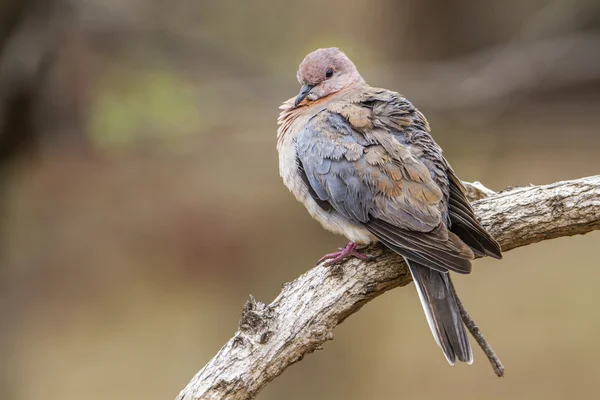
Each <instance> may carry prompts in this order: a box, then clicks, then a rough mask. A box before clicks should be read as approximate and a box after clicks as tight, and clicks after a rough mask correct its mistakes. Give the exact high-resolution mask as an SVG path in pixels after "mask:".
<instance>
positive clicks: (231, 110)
mask: <svg viewBox="0 0 600 400" xmlns="http://www.w3.org/2000/svg"><path fill="white" fill-rule="evenodd" d="M328 46H338V47H340V48H341V49H342V50H344V51H346V52H347V54H348V55H349V56H350V57H351V58H352V59H353V60H354V61H355V63H356V65H357V66H358V68H359V70H360V71H361V72H362V74H363V76H364V77H365V78H366V80H367V81H368V82H369V83H371V84H372V85H374V86H380V87H386V88H390V89H393V90H396V91H399V92H401V93H403V94H404V95H406V96H407V97H408V98H409V99H411V100H412V101H413V103H414V104H415V105H416V106H417V107H419V109H420V110H421V111H423V112H424V113H425V114H426V115H427V116H428V118H429V121H430V123H431V125H432V128H433V134H434V137H435V138H436V140H437V141H438V143H440V145H441V146H442V147H443V148H444V150H445V154H446V157H447V158H448V159H449V160H450V162H451V163H452V165H453V166H454V168H455V170H456V171H457V172H458V174H459V175H460V176H461V177H462V179H464V180H471V181H473V180H479V181H481V182H483V183H484V184H485V185H487V186H488V187H490V188H492V189H495V190H500V189H503V188H505V187H506V186H515V185H528V184H530V183H534V184H545V183H551V182H554V181H558V180H564V179H575V178H579V177H583V176H588V175H594V174H598V173H600V135H599V133H598V126H599V125H600V113H599V112H598V111H599V110H600V5H599V3H598V1H597V0H557V1H539V0H506V1H493V2H481V1H476V0H457V1H453V2H440V1H434V0H404V1H393V0H383V1H379V2H373V1H368V0H347V1H345V2H335V1H328V0H319V1H315V0H305V1H302V2H295V3H292V2H280V1H277V0H256V1H216V0H215V1H197V0H195V1H192V0H174V1H172V2H163V1H159V0H126V1H123V0H103V1H100V0H73V1H67V0H45V1H43V0H2V2H1V3H0V231H1V233H2V235H1V236H0V250H1V252H0V393H2V395H1V397H2V398H3V399H18V400H29V399H39V398H44V399H46V400H55V399H56V400H58V399H61V400H71V399H80V398H81V396H82V395H85V397H86V398H87V399H90V400H96V399H97V400H100V399H115V400H118V399H172V398H174V397H175V396H176V395H177V394H178V393H179V391H180V390H181V389H182V388H183V387H184V386H185V385H186V384H187V382H188V380H189V379H190V378H191V377H192V376H193V375H194V374H195V373H196V371H197V370H198V369H199V368H200V367H202V366H203V365H204V364H205V363H206V362H207V361H208V360H209V359H210V358H211V357H212V356H213V355H214V354H216V352H217V351H218V350H219V348H220V347H221V346H222V345H223V344H224V343H225V342H226V341H227V340H228V339H229V338H230V337H231V336H232V334H233V333H234V332H235V330H236V329H237V323H238V319H239V315H240V312H241V309H242V306H243V304H244V302H245V301H246V300H247V299H248V297H249V295H250V294H252V295H254V296H255V297H256V298H257V299H258V300H260V301H264V302H267V303H269V302H270V301H272V300H273V299H274V298H275V296H276V295H277V294H278V293H279V291H280V287H281V285H282V284H283V283H284V282H287V281H291V280H293V279H294V278H295V277H297V276H298V275H300V274H301V273H302V272H304V271H305V270H307V269H308V268H310V267H312V266H313V265H314V264H315V261H316V260H317V259H318V258H319V257H320V256H321V255H323V254H324V253H326V252H328V251H331V250H334V249H335V248H337V247H338V246H340V245H342V244H344V243H345V240H344V239H343V238H341V237H334V236H332V235H331V234H329V233H327V232H325V231H323V230H322V229H321V227H320V226H319V225H318V224H317V223H316V222H314V221H312V220H311V218H310V217H309V215H308V214H307V213H306V211H305V210H304V208H303V207H302V206H301V205H300V204H298V203H296V201H295V199H294V198H293V196H292V195H291V194H290V193H288V191H287V189H286V188H285V187H284V186H283V184H282V182H281V179H280V178H279V174H278V161H277V154H276V150H275V142H276V140H275V135H276V129H277V127H276V122H275V121H276V118H277V115H278V111H279V110H278V106H279V104H280V103H281V102H282V101H284V100H286V99H288V98H291V97H293V96H295V95H296V94H297V92H298V89H299V85H298V83H297V82H296V80H295V74H296V70H297V66H298V64H299V63H300V61H301V60H302V58H303V57H304V55H305V54H307V53H308V52H310V51H312V50H314V49H316V48H318V47H328ZM599 240H600V233H599V232H595V233H591V234H588V235H586V236H578V237H570V238H562V239H558V240H553V241H551V242H544V243H540V244H536V245H533V246H529V247H526V248H522V249H517V250H515V251H511V252H510V253H507V254H506V256H505V259H504V260H503V261H501V262H498V261H494V260H480V261H477V263H476V266H475V269H474V271H473V273H472V274H471V275H470V276H466V277H465V276H460V277H457V278H456V283H457V286H458V290H459V292H460V293H461V294H462V298H463V301H464V303H465V304H466V306H467V308H468V309H469V311H470V312H471V314H472V316H473V317H474V318H475V320H476V321H477V322H478V324H479V325H480V326H481V328H482V330H483V332H484V334H485V335H486V337H487V338H488V339H489V340H490V342H491V343H492V345H493V346H494V348H495V350H496V351H497V353H498V354H499V355H500V357H501V358H502V360H503V361H504V363H505V366H506V368H507V374H506V377H505V378H503V379H498V378H496V377H495V376H494V374H493V372H492V370H491V368H490V366H489V365H488V364H487V361H486V360H485V357H484V355H483V354H482V353H481V351H480V350H479V349H477V350H476V352H475V363H474V365H472V366H466V365H459V366H456V367H453V368H450V367H449V366H448V365H447V363H446V361H445V359H444V357H443V356H442V354H441V352H440V350H439V349H438V347H437V346H436V345H435V343H434V341H433V339H432V337H431V334H430V332H429V328H428V326H427V324H426V321H425V318H424V316H423V313H422V309H421V306H420V305H419V301H418V298H417V295H416V292H415V290H414V289H413V287H412V285H411V286H409V287H407V288H403V289H397V290H393V291H391V292H389V293H387V294H386V295H384V296H382V297H380V298H378V299H376V300H375V301H373V302H371V303H369V304H368V305H367V306H366V307H364V308H363V309H362V310H361V311H360V312H359V313H358V314H356V315H354V316H352V317H351V318H349V319H348V320H347V321H346V322H345V323H344V324H343V325H341V326H340V327H339V328H338V329H336V331H335V340H333V341H332V342H328V343H326V344H325V346H324V351H321V352H317V353H315V354H312V355H310V356H308V357H306V358H305V359H304V360H303V361H302V362H300V363H298V364H296V365H294V366H293V367H291V368H290V369H289V370H287V371H286V372H285V373H284V374H283V375H282V376H281V377H279V378H277V379H276V380H275V381H273V382H272V383H271V384H269V385H268V386H267V388H266V389H265V390H264V391H263V392H262V393H261V394H260V395H259V396H258V398H259V399H262V400H272V399H290V400H299V399H308V398H315V399H332V400H337V399H348V400H359V399H397V398H410V399H430V398H439V397H441V396H443V397H444V398H448V399H454V398H456V399H463V400H466V399H481V398H485V399H507V398H510V399H542V398H543V399H563V398H566V397H567V396H569V397H580V396H581V397H583V396H588V397H589V396H592V397H593V394H594V393H596V392H597V377H598V375H600V364H599V363H598V362H597V360H598V357H600V345H599V344H598V337H600V321H599V319H598V318H597V315H598V311H597V307H596V304H597V303H598V295H597V286H598V282H600V268H598V257H597V254H596V250H597V248H598V244H599V243H600V242H599Z"/></svg>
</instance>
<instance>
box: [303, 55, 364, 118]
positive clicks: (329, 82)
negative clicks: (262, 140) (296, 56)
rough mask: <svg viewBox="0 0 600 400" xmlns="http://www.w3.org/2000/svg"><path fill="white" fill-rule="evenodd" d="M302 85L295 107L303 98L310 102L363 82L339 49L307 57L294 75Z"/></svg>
mask: <svg viewBox="0 0 600 400" xmlns="http://www.w3.org/2000/svg"><path fill="white" fill-rule="evenodd" d="M296 77H297V78H298V82H300V84H301V85H302V89H300V93H299V94H298V97H296V102H295V106H296V107H297V106H298V104H300V102H301V101H302V100H304V99H305V98H306V99H308V100H311V101H314V100H317V99H320V98H322V97H325V96H328V95H330V94H332V93H336V92H339V91H340V90H342V89H345V88H347V87H349V86H351V85H354V84H356V83H362V82H364V80H363V78H362V77H361V76H360V74H359V73H358V71H357V70H356V67H355V66H354V64H353V63H352V61H350V59H349V58H348V57H347V56H346V55H345V54H344V53H343V52H342V51H340V50H339V49H337V48H335V47H330V48H327V49H318V50H315V51H313V52H312V53H310V54H309V55H307V56H306V57H305V58H304V60H303V61H302V63H301V64H300V68H298V74H297V75H296Z"/></svg>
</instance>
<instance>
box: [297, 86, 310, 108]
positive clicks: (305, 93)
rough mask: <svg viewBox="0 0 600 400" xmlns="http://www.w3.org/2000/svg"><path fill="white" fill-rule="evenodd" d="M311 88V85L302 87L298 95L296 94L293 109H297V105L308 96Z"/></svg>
mask: <svg viewBox="0 0 600 400" xmlns="http://www.w3.org/2000/svg"><path fill="white" fill-rule="evenodd" d="M313 88H314V86H313V85H302V88H301V89H300V93H299V94H298V97H296V101H295V102H294V107H298V104H300V103H301V102H302V100H304V98H305V97H306V96H308V94H309V93H310V91H311V90H312V89H313Z"/></svg>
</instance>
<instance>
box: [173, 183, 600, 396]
mask: <svg viewBox="0 0 600 400" xmlns="http://www.w3.org/2000/svg"><path fill="white" fill-rule="evenodd" d="M468 189H469V194H470V196H471V198H473V199H477V198H483V197H485V198H483V199H481V200H477V201H475V202H474V203H473V206H474V208H475V211H476V212H477V215H478V216H479V217H480V219H481V221H482V223H483V225H484V226H485V227H486V228H487V229H488V230H489V231H490V233H492V235H493V236H494V237H495V238H496V239H497V240H498V241H499V242H500V244H501V246H502V249H503V251H508V250H511V249H514V248H516V247H520V246H525V245H528V244H532V243H536V242H540V241H542V240H549V239H553V238H557V237H561V236H572V235H578V234H585V233H587V232H590V231H593V230H597V229H600V175H598V176H592V177H588V178H582V179H578V180H573V181H564V182H557V183H553V184H550V185H544V186H529V187H522V188H511V189H508V190H505V191H503V192H500V193H493V192H491V191H489V189H486V188H485V187H483V185H481V184H477V183H476V184H469V185H468ZM488 195H489V197H486V196H488ZM366 252H367V254H368V255H369V256H373V257H372V260H371V261H367V262H365V261H361V260H358V259H351V260H348V261H346V262H344V263H343V264H341V265H339V266H334V267H329V268H327V267H323V266H317V267H315V268H312V269H311V270H309V271H307V272H306V273H304V274H303V275H301V276H300V277H298V278H297V279H296V280H294V281H293V282H289V283H286V284H285V285H284V286H283V290H282V291H281V293H280V294H279V296H277V298H276V299H275V300H274V301H273V302H272V303H271V304H268V305H267V304H264V303H261V302H257V301H255V300H254V298H252V297H251V299H250V301H248V302H247V303H246V305H245V306H244V309H243V311H242V316H241V319H240V323H239V329H238V331H237V332H236V333H235V335H234V336H233V337H232V338H231V339H230V340H229V342H227V344H225V346H223V348H221V350H220V351H219V352H218V353H217V355H216V356H215V357H213V359H212V360H210V361H209V362H208V364H206V365H205V366H204V367H203V368H202V369H201V370H200V371H199V372H198V373H197V374H196V376H194V377H193V378H192V380H191V381H190V382H189V384H188V385H187V386H186V387H185V389H183V390H182V391H181V393H180V394H179V396H177V399H178V400H193V399H194V400H196V399H231V400H242V399H253V398H254V397H255V396H256V395H257V394H258V392H259V391H260V390H261V389H262V388H263V387H264V386H265V385H266V384H267V383H268V382H270V381H271V380H273V379H274V378H275V377H277V376H278V375H280V374H281V373H282V372H283V371H284V370H285V369H286V368H287V367H289V366H290V365H292V364H294V363H295V362H297V361H300V360H302V358H303V357H304V356H305V355H306V354H309V353H312V352H313V351H315V350H316V349H318V348H320V347H321V346H322V345H323V343H324V342H326V341H327V340H331V339H333V329H334V328H335V327H336V326H337V325H338V324H340V323H341V322H343V321H344V320H345V319H346V318H347V317H348V316H350V315H352V314H353V313H355V312H356V311H358V310H359V309H360V308H361V307H362V306H363V305H364V304H366V303H367V302H368V301H370V300H372V299H374V298H375V297H377V296H379V295H381V294H383V293H384V292H386V291H387V290H390V289H393V288H395V287H398V286H404V285H406V284H408V283H409V282H410V281H411V276H410V273H409V272H408V270H407V268H406V265H405V264H404V262H403V261H402V259H401V258H400V257H399V256H397V255H396V254H394V253H392V252H391V251H388V250H385V249H383V248H381V247H379V246H371V247H369V248H368V249H367V250H366Z"/></svg>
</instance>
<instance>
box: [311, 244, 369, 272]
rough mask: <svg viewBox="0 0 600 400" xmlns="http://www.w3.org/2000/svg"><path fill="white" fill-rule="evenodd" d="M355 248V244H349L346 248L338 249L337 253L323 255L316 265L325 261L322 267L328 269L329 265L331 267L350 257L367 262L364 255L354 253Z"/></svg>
mask: <svg viewBox="0 0 600 400" xmlns="http://www.w3.org/2000/svg"><path fill="white" fill-rule="evenodd" d="M356 247H357V245H356V243H353V242H350V243H348V244H347V245H346V247H340V248H338V250H339V251H336V252H333V253H329V254H325V255H324V256H323V257H321V258H320V259H319V262H318V263H319V264H320V263H322V262H323V261H326V262H325V264H324V266H326V267H329V266H330V265H333V264H335V263H338V262H340V261H343V260H345V259H347V258H350V257H356V258H360V259H361V260H368V259H369V258H368V257H367V256H366V255H364V254H362V253H359V252H358V251H356Z"/></svg>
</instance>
